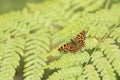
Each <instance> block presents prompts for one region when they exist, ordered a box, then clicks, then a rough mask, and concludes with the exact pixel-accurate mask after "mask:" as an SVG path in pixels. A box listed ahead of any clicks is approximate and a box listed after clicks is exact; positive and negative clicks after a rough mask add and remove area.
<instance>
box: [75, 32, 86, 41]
mask: <svg viewBox="0 0 120 80" xmlns="http://www.w3.org/2000/svg"><path fill="white" fill-rule="evenodd" d="M85 35H86V32H85V31H82V32H80V33H79V34H78V35H77V36H76V37H75V40H77V41H79V40H84V39H85Z"/></svg>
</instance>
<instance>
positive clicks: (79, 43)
mask: <svg viewBox="0 0 120 80" xmlns="http://www.w3.org/2000/svg"><path fill="white" fill-rule="evenodd" d="M85 35H86V32H85V31H82V32H80V33H79V34H78V35H77V36H76V37H75V38H74V39H71V41H70V42H68V43H66V44H64V45H63V46H61V47H60V48H59V49H58V51H60V52H61V51H64V52H71V53H75V52H76V51H78V50H79V49H81V48H82V47H84V45H85V42H84V40H85Z"/></svg>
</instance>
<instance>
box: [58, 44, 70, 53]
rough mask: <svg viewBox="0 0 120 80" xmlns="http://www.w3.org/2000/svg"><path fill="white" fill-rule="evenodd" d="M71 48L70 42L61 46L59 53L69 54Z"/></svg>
mask: <svg viewBox="0 0 120 80" xmlns="http://www.w3.org/2000/svg"><path fill="white" fill-rule="evenodd" d="M69 48H70V42H68V43H66V44H64V45H63V46H61V47H60V48H59V49H58V51H60V52H61V51H64V52H68V51H69Z"/></svg>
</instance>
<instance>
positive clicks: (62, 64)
mask: <svg viewBox="0 0 120 80" xmlns="http://www.w3.org/2000/svg"><path fill="white" fill-rule="evenodd" d="M88 60H89V54H88V53H87V52H82V53H81V52H78V54H73V55H71V54H64V55H63V56H62V57H61V58H60V59H59V60H58V61H54V62H51V63H50V64H49V65H47V66H48V68H50V69H56V68H57V69H58V68H67V67H71V66H75V65H81V64H83V63H85V62H87V61H88Z"/></svg>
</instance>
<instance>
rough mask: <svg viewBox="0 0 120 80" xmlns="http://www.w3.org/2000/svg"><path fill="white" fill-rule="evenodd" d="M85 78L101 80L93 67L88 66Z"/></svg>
mask: <svg viewBox="0 0 120 80" xmlns="http://www.w3.org/2000/svg"><path fill="white" fill-rule="evenodd" d="M84 76H85V78H87V80H100V77H99V74H98V73H97V71H96V70H95V68H94V66H92V65H87V66H86V68H85V71H84Z"/></svg>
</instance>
